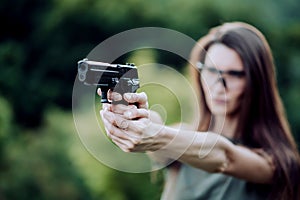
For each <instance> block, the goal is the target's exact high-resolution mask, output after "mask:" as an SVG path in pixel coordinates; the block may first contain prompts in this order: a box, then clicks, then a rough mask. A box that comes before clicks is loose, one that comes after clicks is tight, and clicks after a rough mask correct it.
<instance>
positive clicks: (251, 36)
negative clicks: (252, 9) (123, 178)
mask: <svg viewBox="0 0 300 200" xmlns="http://www.w3.org/2000/svg"><path fill="white" fill-rule="evenodd" d="M191 63H192V65H193V66H192V67H191V72H192V74H193V77H194V85H195V88H196V89H197V91H199V94H198V95H199V97H200V100H199V104H200V108H201V115H200V116H201V119H200V122H199V127H198V130H197V132H195V131H188V130H186V131H183V130H181V129H180V130H179V129H176V128H171V127H167V126H164V125H162V124H161V123H160V118H159V116H157V115H156V114H153V113H151V114H150V115H149V112H148V111H147V104H148V103H147V96H146V95H145V94H144V93H140V94H125V95H124V96H123V98H124V99H125V100H126V101H128V102H129V103H135V104H136V105H138V106H137V107H136V106H133V105H130V106H128V107H125V106H123V105H114V106H112V105H105V106H104V110H102V111H101V116H102V119H103V122H104V125H105V126H106V129H107V134H108V136H109V137H110V138H111V139H112V141H114V142H115V143H116V144H117V145H118V146H119V147H120V148H121V149H122V150H123V151H126V152H152V153H150V155H151V156H152V157H153V159H155V160H156V161H157V162H168V161H169V160H170V159H177V155H179V153H181V152H182V155H181V156H180V157H179V158H178V162H175V164H173V165H170V167H169V168H168V171H169V173H168V176H167V179H166V186H165V190H164V193H163V195H162V199H180V200H181V199H214V200H215V199H284V200H289V199H300V196H299V185H300V183H299V180H300V167H299V166H300V162H299V154H298V151H297V146H296V143H295V141H294V139H293V137H292V134H291V132H290V129H289V126H288V123H287V120H286V117H285V113H284V108H283V106H282V103H281V99H280V96H279V94H278V90H277V86H276V78H275V70H274V63H273V58H272V54H271V50H270V48H269V45H268V43H267V41H266V40H265V38H264V36H263V35H262V34H261V33H260V32H259V31H258V30H257V29H256V28H254V27H253V26H250V25H248V24H245V23H241V22H234V23H226V24H223V25H222V26H219V27H216V28H214V29H212V30H211V31H210V32H209V34H208V35H206V36H205V37H203V38H202V39H200V40H199V42H198V44H197V45H196V46H195V47H194V49H193V51H192V53H191ZM195 66H197V70H196V69H195ZM199 71H200V73H199ZM109 95H110V99H112V100H119V99H121V98H122V97H121V96H120V95H119V94H116V93H110V94H109ZM220 134H221V135H220ZM187 147H188V148H187Z"/></svg>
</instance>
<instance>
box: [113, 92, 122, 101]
mask: <svg viewBox="0 0 300 200" xmlns="http://www.w3.org/2000/svg"><path fill="white" fill-rule="evenodd" d="M114 100H115V101H121V100H122V95H120V94H119V93H117V94H115V95H114Z"/></svg>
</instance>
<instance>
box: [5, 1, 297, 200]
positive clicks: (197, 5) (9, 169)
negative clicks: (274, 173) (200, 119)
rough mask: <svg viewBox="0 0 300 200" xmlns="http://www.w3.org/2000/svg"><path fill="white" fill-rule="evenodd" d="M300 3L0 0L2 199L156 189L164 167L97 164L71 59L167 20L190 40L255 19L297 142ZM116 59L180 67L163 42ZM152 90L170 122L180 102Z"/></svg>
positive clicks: (136, 194) (156, 192) (141, 193)
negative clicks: (79, 120) (84, 134)
mask: <svg viewBox="0 0 300 200" xmlns="http://www.w3.org/2000/svg"><path fill="white" fill-rule="evenodd" d="M299 10H300V4H299V1H298V0H278V1H272V0H266V1H260V0H226V1H224V0H152V1H142V0H123V1H117V0H1V2H0V22H1V31H0V69H1V71H0V199H109V200H110V199H112V200H135V199H137V200H140V199H142V200H144V199H145V200H147V199H149V200H150V199H151V200H153V199H154V200H155V199H159V196H160V193H161V190H162V176H163V172H162V171H158V172H156V173H142V174H131V173H125V172H120V171H117V170H113V169H111V168H109V167H107V166H105V165H103V164H101V163H100V162H98V161H97V160H96V159H95V158H94V157H93V156H92V155H90V154H89V153H88V151H87V150H86V149H85V147H84V146H83V145H82V143H81V142H80V139H79V137H78V135H77V133H76V129H75V125H74V121H73V116H72V89H73V83H74V80H75V77H76V70H77V69H76V63H77V61H78V60H79V59H82V58H84V57H86V56H87V54H88V53H89V52H90V51H91V50H92V49H93V48H94V47H95V46H96V45H98V44H99V43H101V42H102V41H103V40H105V39H107V38H109V37H110V36H113V35H115V34H117V33H120V32H121V31H125V30H128V29H131V28H137V27H145V26H155V27H164V28H170V29H174V30H177V31H180V32H182V33H184V34H186V35H188V36H190V37H192V38H193V39H195V40H197V39H198V38H199V37H201V36H202V35H203V34H205V33H206V32H207V31H208V30H209V28H210V27H212V26H215V25H219V24H221V23H223V22H227V21H236V20H239V21H244V22H248V23H251V24H253V25H254V26H256V27H257V28H259V29H260V30H261V31H262V32H263V33H264V34H265V35H266V37H267V39H268V41H269V43H270V45H271V48H272V50H273V53H274V57H275V61H276V65H277V74H278V77H277V79H278V85H279V89H280V94H281V97H282V99H283V102H284V105H285V107H286V111H287V117H288V119H289V122H290V125H291V128H292V131H293V134H294V136H295V138H296V139H297V142H298V144H299V143H300V134H299V132H300V123H299V119H300V118H299V117H300V116H299V110H300V92H299V91H300V56H299V55H300V12H299ZM118 61H120V62H126V61H129V62H135V63H136V64H143V63H147V61H152V62H158V63H163V64H165V65H168V66H172V67H174V69H176V70H178V71H180V72H181V73H183V74H185V73H186V71H185V70H184V66H185V61H183V60H182V59H179V58H178V57H176V55H172V54H168V53H166V52H152V51H144V52H143V51H141V52H136V53H135V54H134V55H132V54H130V55H128V56H127V55H125V56H124V57H122V58H120V60H118ZM155 73H157V72H155V70H154V71H153V73H151V74H149V76H150V77H151V76H153V77H155V76H156V74H155ZM166 78H167V79H168V77H166ZM178 87H179V90H184V88H180V85H179V84H178ZM181 87H182V86H181ZM150 90H151V88H150ZM152 90H154V89H153V88H152ZM150 92H151V91H150ZM156 95H157V96H155V94H153V96H152V98H153V99H154V98H156V99H157V98H159V99H161V100H162V101H165V104H166V105H168V106H169V107H168V108H167V112H170V113H169V114H168V119H167V121H166V122H167V123H172V122H175V121H176V120H178V119H179V118H178V116H179V114H180V113H179V111H178V110H176V106H177V105H175V104H176V102H175V103H172V104H170V103H168V102H167V98H164V93H160V94H156ZM150 100H151V99H150ZM173 104H174V105H173Z"/></svg>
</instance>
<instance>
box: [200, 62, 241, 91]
mask: <svg viewBox="0 0 300 200" xmlns="http://www.w3.org/2000/svg"><path fill="white" fill-rule="evenodd" d="M197 67H198V69H199V70H200V72H201V77H202V78H203V79H204V81H205V82H206V83H207V84H208V85H209V86H212V85H214V84H216V82H218V81H221V82H222V83H223V85H224V87H225V88H226V89H237V88H239V87H240V85H241V84H240V83H241V80H242V78H243V77H244V76H245V71H238V70H228V71H223V70H219V69H217V68H216V67H209V66H206V65H204V64H203V63H201V62H198V63H197Z"/></svg>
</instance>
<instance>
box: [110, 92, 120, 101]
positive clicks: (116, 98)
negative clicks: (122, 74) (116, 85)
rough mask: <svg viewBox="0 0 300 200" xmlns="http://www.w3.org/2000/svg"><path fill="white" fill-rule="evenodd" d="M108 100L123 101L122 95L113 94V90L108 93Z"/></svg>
mask: <svg viewBox="0 0 300 200" xmlns="http://www.w3.org/2000/svg"><path fill="white" fill-rule="evenodd" d="M107 98H108V99H109V100H111V101H121V100H122V99H123V98H122V95H121V94H120V93H117V92H113V91H111V90H109V91H108V92H107Z"/></svg>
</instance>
